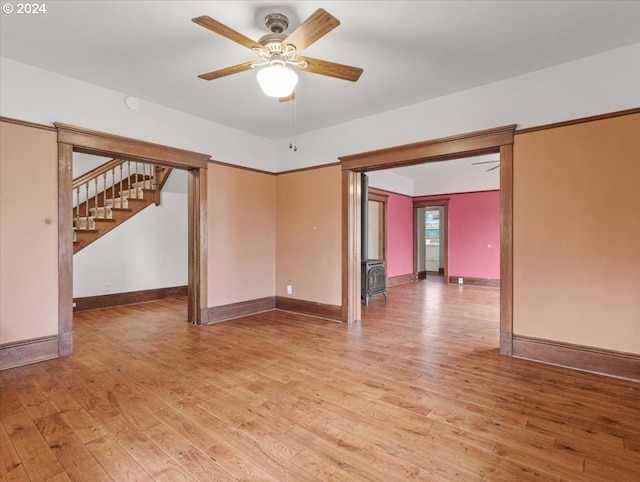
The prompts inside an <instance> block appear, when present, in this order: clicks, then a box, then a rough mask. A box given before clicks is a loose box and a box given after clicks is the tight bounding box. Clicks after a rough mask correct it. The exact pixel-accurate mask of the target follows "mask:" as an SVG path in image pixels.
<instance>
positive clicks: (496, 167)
mask: <svg viewBox="0 0 640 482" xmlns="http://www.w3.org/2000/svg"><path fill="white" fill-rule="evenodd" d="M499 167H500V164H498V165H497V166H495V167H492V168H491V169H487V172H489V171H493V170H494V169H498V168H499Z"/></svg>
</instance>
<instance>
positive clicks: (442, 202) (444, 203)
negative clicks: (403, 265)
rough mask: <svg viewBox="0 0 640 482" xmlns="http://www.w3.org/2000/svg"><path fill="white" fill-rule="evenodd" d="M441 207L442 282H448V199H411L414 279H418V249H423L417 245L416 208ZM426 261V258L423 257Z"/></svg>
mask: <svg viewBox="0 0 640 482" xmlns="http://www.w3.org/2000/svg"><path fill="white" fill-rule="evenodd" d="M433 207H436V208H443V213H444V223H445V224H444V232H443V237H444V239H443V240H441V241H442V242H443V243H444V247H443V252H444V260H443V261H442V264H443V265H444V273H443V277H444V283H445V284H449V199H448V198H443V199H434V200H429V201H413V230H414V235H413V246H414V249H413V266H414V269H415V270H416V273H415V275H414V279H416V280H417V279H418V275H419V271H418V249H424V246H421V247H419V246H418V232H417V231H418V209H420V208H433ZM425 261H426V259H425Z"/></svg>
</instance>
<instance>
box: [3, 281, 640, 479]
mask: <svg viewBox="0 0 640 482" xmlns="http://www.w3.org/2000/svg"><path fill="white" fill-rule="evenodd" d="M498 298H499V290H497V289H493V288H479V287H472V286H465V287H458V286H455V285H444V284H442V283H441V282H438V281H437V280H436V281H422V282H417V283H409V284H406V285H401V286H396V287H393V288H391V289H390V290H389V296H388V301H386V302H385V301H384V298H383V297H382V296H376V297H374V298H373V299H372V300H371V302H370V306H369V307H363V321H362V322H361V323H359V324H354V325H345V324H339V323H335V322H330V321H325V320H322V319H318V318H311V317H304V316H299V315H295V314H291V313H286V312H268V313H263V314H259V315H256V316H250V317H246V318H243V319H238V320H234V321H230V322H224V323H219V324H216V325H211V326H206V327H196V326H191V325H189V324H187V323H186V322H184V321H183V320H184V319H185V313H186V300H185V299H173V300H163V301H159V302H154V303H147V304H143V305H136V306H128V307H120V308H113V309H108V310H96V311H92V312H86V313H81V314H78V315H76V316H75V319H74V344H75V346H74V354H73V355H72V356H70V357H67V358H64V359H58V360H52V361H48V362H42V363H38V364H34V365H30V366H25V367H21V368H15V369H11V370H5V371H3V372H1V373H0V382H1V387H0V388H1V405H0V410H1V412H0V414H1V420H2V424H1V426H0V435H1V439H0V449H1V451H0V453H1V461H0V476H1V478H2V480H7V481H9V480H31V481H40V480H54V481H62V480H78V481H90V482H94V481H102V480H112V479H113V480H132V481H148V480H159V481H171V482H173V481H181V480H200V481H218V480H222V481H224V480H276V481H286V480H290V481H305V480H320V481H325V480H340V481H360V480H366V481H378V480H380V481H394V480H402V481H404V480H410V479H416V480H462V481H473V480H505V481H515V480H566V481H582V480H591V481H622V482H626V481H635V480H640V384H637V383H633V382H628V381H623V380H618V379H613V378H607V377H603V376H598V375H594V374H589V373H581V372H577V371H571V370H568V369H563V368H559V367H555V366H548V365H542V364H536V363H532V362H528V361H523V360H517V359H511V358H507V357H501V356H499V355H498V349H497V347H498V318H499V316H498Z"/></svg>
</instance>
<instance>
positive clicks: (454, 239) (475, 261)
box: [371, 189, 500, 279]
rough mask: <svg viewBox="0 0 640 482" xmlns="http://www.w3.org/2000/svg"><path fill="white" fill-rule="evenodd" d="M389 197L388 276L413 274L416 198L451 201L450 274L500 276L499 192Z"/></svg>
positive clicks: (387, 193) (489, 277) (374, 190)
mask: <svg viewBox="0 0 640 482" xmlns="http://www.w3.org/2000/svg"><path fill="white" fill-rule="evenodd" d="M371 192H377V193H380V194H385V195H388V198H387V276H388V277H393V276H400V275H405V274H411V273H413V271H414V266H413V201H414V200H441V199H448V200H449V220H448V221H449V276H454V277H466V278H482V279H500V191H486V192H475V193H465V194H450V195H447V196H421V197H416V198H411V197H409V196H403V195H400V194H394V193H389V192H386V191H380V190H377V189H371Z"/></svg>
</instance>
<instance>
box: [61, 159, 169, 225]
mask: <svg viewBox="0 0 640 482" xmlns="http://www.w3.org/2000/svg"><path fill="white" fill-rule="evenodd" d="M168 171H170V169H167V168H163V167H162V166H156V165H155V164H148V163H144V162H137V161H129V160H122V159H112V160H111V161H109V162H107V163H105V164H103V165H101V166H98V167H96V168H95V169H92V170H91V171H89V172H86V173H85V174H83V175H81V176H78V177H77V178H76V179H74V180H73V185H72V193H73V207H74V216H75V217H76V218H79V217H87V218H88V217H89V216H90V209H91V208H92V207H96V208H97V207H99V206H101V204H102V205H106V200H107V199H108V198H109V197H110V198H113V199H115V198H122V197H128V198H131V197H138V192H139V190H138V189H139V188H140V187H141V185H140V184H136V183H140V182H141V181H143V182H142V188H146V189H151V190H156V189H158V188H161V187H162V185H163V184H164V182H165V181H166V177H167V176H168ZM147 181H149V183H148V184H147ZM132 191H135V196H132ZM121 194H122V196H121ZM121 203H122V201H121ZM120 206H122V204H120Z"/></svg>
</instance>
